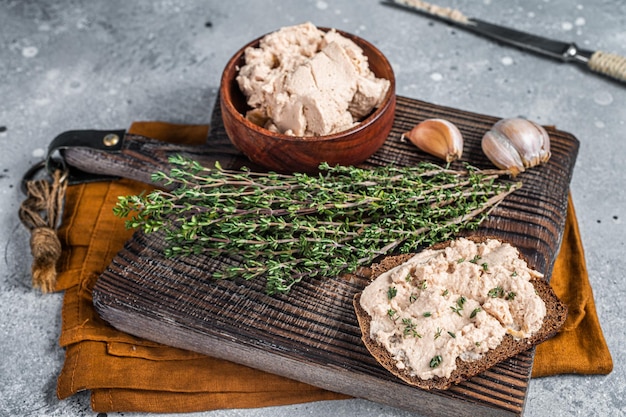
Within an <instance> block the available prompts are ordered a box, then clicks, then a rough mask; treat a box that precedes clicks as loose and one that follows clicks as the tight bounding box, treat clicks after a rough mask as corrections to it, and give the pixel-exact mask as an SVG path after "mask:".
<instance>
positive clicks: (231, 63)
mask: <svg viewBox="0 0 626 417" xmlns="http://www.w3.org/2000/svg"><path fill="white" fill-rule="evenodd" d="M316 27H317V28H318V29H319V30H322V31H324V32H328V31H331V30H334V31H336V32H337V33H339V34H340V35H342V36H345V37H347V38H348V39H350V40H352V41H353V42H355V43H357V45H358V46H359V47H360V48H363V45H365V46H366V47H368V48H369V49H371V50H372V51H373V52H374V53H376V54H377V55H378V56H379V57H380V58H381V59H382V65H384V66H385V67H387V68H388V69H389V75H390V77H389V78H386V77H383V78H385V79H387V80H389V83H390V85H389V89H388V90H387V93H386V94H385V97H384V98H383V101H382V104H381V105H380V106H378V107H377V108H376V109H375V110H374V111H373V112H372V113H371V114H370V115H369V116H367V117H366V118H365V119H364V120H362V121H361V122H359V123H357V124H356V125H355V126H353V127H351V128H349V129H346V130H343V131H341V132H337V133H333V134H332V135H323V136H293V135H286V134H284V133H280V132H274V131H271V130H269V129H265V128H264V127H261V126H259V125H257V124H255V123H252V122H251V121H249V120H248V119H246V118H245V116H244V115H243V114H241V113H240V112H239V111H238V110H237V109H236V108H235V106H234V105H233V103H232V100H226V97H225V95H224V93H225V91H227V90H228V88H227V82H228V80H227V76H228V75H229V74H228V73H227V70H228V69H229V68H232V69H233V72H234V75H235V76H234V77H233V79H232V81H233V82H236V75H237V73H238V69H237V68H236V67H237V62H238V61H239V60H240V58H241V57H242V55H243V54H244V53H245V50H246V49H247V48H249V47H252V46H255V45H257V44H258V43H259V42H260V41H261V39H263V38H264V37H265V36H267V35H269V34H271V33H274V32H276V31H278V30H280V29H276V30H274V31H271V32H267V33H265V34H263V35H261V36H259V37H257V38H256V39H253V40H251V41H250V42H248V43H247V44H245V45H244V46H242V47H241V48H240V49H239V50H237V52H235V53H234V54H233V55H232V57H231V58H230V59H229V60H228V62H227V63H226V65H225V66H224V70H223V71H222V76H221V79H220V89H219V91H220V98H221V99H220V103H221V105H225V106H226V107H228V110H229V113H230V114H231V115H233V116H234V117H235V118H236V119H237V121H238V122H240V123H243V124H244V125H245V126H246V127H248V128H249V129H252V130H255V131H257V132H258V133H260V134H263V135H264V136H267V137H269V138H272V139H275V140H283V141H293V142H302V141H306V142H330V141H336V140H342V139H345V137H346V136H351V135H353V134H355V133H357V132H359V131H361V130H363V129H366V128H367V127H369V126H370V125H372V124H373V123H374V122H376V120H378V118H379V117H380V115H381V114H383V113H384V112H385V111H386V110H387V108H388V107H389V106H391V105H392V104H393V101H394V100H393V98H394V96H395V94H396V91H395V87H396V80H395V73H394V71H393V67H392V66H391V63H390V62H389V60H388V59H387V57H386V56H385V54H383V53H382V52H381V51H380V50H379V49H378V48H377V47H376V46H374V45H373V44H372V43H371V42H369V41H368V40H366V39H364V38H362V37H360V36H357V35H354V34H352V33H349V32H345V31H343V30H341V29H336V28H328V27H319V26H316ZM368 60H369V57H368ZM377 76H378V75H377ZM227 96H230V95H227ZM222 111H224V110H222Z"/></svg>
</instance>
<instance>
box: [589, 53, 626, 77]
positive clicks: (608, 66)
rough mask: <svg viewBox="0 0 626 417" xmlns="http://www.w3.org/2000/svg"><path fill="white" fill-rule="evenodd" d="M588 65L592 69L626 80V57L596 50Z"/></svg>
mask: <svg viewBox="0 0 626 417" xmlns="http://www.w3.org/2000/svg"><path fill="white" fill-rule="evenodd" d="M587 65H588V66H589V68H590V69H591V70H592V71H595V72H598V73H600V74H604V75H608V76H609V77H611V78H615V79H616V80H619V81H623V82H626V57H623V56H621V55H617V54H611V53H608V52H603V51H596V52H594V53H593V55H591V58H590V59H589V62H588V63H587Z"/></svg>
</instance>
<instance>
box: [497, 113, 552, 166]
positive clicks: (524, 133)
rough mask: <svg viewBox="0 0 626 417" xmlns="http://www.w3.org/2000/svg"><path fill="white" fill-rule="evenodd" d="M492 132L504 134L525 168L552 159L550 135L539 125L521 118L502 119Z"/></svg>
mask: <svg viewBox="0 0 626 417" xmlns="http://www.w3.org/2000/svg"><path fill="white" fill-rule="evenodd" d="M492 130H495V131H498V132H500V133H502V134H503V135H504V136H506V137H507V138H508V139H509V140H510V141H511V144H512V145H513V146H514V147H515V149H516V150H517V152H518V153H519V156H520V158H521V160H522V163H523V164H524V167H525V168H529V167H533V166H536V165H539V164H540V163H541V162H545V161H547V159H548V158H549V157H550V149H549V146H550V145H549V144H550V139H549V136H548V133H547V132H546V130H545V129H544V128H543V127H541V126H539V125H538V124H537V123H534V122H531V121H529V120H526V119H521V118H512V119H502V120H500V121H498V122H497V123H496V124H495V125H494V126H493V128H492ZM546 146H547V148H548V149H547V152H546V150H545V148H546Z"/></svg>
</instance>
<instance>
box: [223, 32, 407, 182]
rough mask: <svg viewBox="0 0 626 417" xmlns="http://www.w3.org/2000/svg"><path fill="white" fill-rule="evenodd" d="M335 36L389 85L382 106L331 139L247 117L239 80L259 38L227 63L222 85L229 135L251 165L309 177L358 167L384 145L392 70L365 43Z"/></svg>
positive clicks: (389, 122)
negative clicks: (326, 168) (323, 167)
mask: <svg viewBox="0 0 626 417" xmlns="http://www.w3.org/2000/svg"><path fill="white" fill-rule="evenodd" d="M320 29H321V30H324V31H327V30H328V29H325V28H320ZM337 32H338V33H340V34H341V35H343V36H345V37H347V38H349V39H351V40H352V41H354V42H355V43H356V44H357V45H359V47H361V49H363V52H364V54H365V55H366V56H367V58H368V60H369V66H370V68H371V70H372V71H373V72H374V74H375V75H376V76H377V77H379V78H385V79H387V80H389V81H390V87H389V91H388V92H387V94H386V96H385V98H384V101H383V103H382V104H381V105H380V106H379V107H378V108H377V109H375V110H374V111H373V112H372V113H371V114H370V115H369V116H368V117H367V118H365V119H364V120H363V121H362V122H360V123H359V124H358V125H356V126H354V127H352V128H351V129H349V130H345V131H343V132H339V133H336V134H332V135H326V136H306V137H298V136H289V135H284V134H281V133H277V132H272V131H270V130H268V129H264V128H263V127H260V126H258V125H256V124H254V123H252V122H250V121H249V120H247V119H246V118H245V117H244V115H245V113H246V111H247V110H249V109H250V107H249V106H248V105H247V104H246V99H245V97H244V95H243V93H242V92H241V90H240V89H239V85H238V84H237V81H236V77H237V74H238V71H239V68H240V67H242V66H243V65H244V51H245V49H246V48H248V47H250V46H253V47H257V46H258V45H259V41H260V40H261V38H262V37H260V38H258V39H255V40H253V41H252V42H250V43H248V44H247V45H245V46H244V47H243V48H241V49H240V50H239V51H237V53H236V54H235V55H234V56H233V57H232V58H231V59H230V60H229V61H228V63H227V64H226V67H225V69H224V72H223V74H222V79H221V85H220V106H221V110H222V119H223V122H224V128H225V130H226V133H227V135H228V137H229V138H230V140H231V142H232V143H233V145H234V146H235V147H236V148H237V149H238V150H240V151H241V152H242V153H243V154H245V155H246V156H247V157H248V158H249V159H250V160H251V161H252V162H254V163H256V164H259V165H261V166H263V167H265V168H267V169H269V170H273V171H278V172H288V173H291V172H309V173H311V172H316V171H317V169H318V167H319V164H320V163H321V162H328V163H329V164H330V165H357V164H359V163H361V162H363V161H365V160H366V159H367V158H368V157H370V155H372V154H373V153H374V152H376V151H377V150H378V149H379V148H380V147H381V146H382V144H383V143H384V142H385V139H386V138H387V135H388V134H389V131H390V130H391V126H392V125H393V120H394V114H395V108H396V94H395V77H394V73H393V69H392V68H391V65H390V64H389V61H387V58H385V56H384V55H383V54H382V53H381V52H380V51H379V50H378V49H377V48H376V47H374V46H373V45H372V44H370V43H369V42H367V41H366V40H364V39H362V38H359V37H358V36H355V35H351V34H349V33H345V32H342V31H339V30H337Z"/></svg>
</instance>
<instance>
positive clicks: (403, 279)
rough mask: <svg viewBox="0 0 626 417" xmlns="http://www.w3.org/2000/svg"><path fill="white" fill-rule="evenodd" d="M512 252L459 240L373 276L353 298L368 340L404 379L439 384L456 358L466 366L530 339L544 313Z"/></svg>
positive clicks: (533, 274) (528, 272)
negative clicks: (508, 340)
mask: <svg viewBox="0 0 626 417" xmlns="http://www.w3.org/2000/svg"><path fill="white" fill-rule="evenodd" d="M541 276H542V275H541V274H540V273H539V272H537V271H534V270H532V269H530V268H529V267H528V266H527V264H526V262H525V261H524V260H523V259H521V258H520V257H519V252H518V251H517V249H516V248H514V247H513V246H511V245H509V244H507V243H502V242H500V241H498V240H495V239H490V240H486V241H485V242H483V243H475V242H473V241H471V240H469V239H465V238H460V239H457V240H455V241H453V242H452V243H451V245H450V246H448V247H446V248H444V249H441V250H433V249H428V250H425V251H423V252H421V253H419V254H417V255H415V256H413V257H412V258H411V259H409V260H408V261H407V262H406V263H404V264H402V265H399V266H397V267H395V268H393V269H391V270H389V271H387V272H385V273H383V274H381V275H380V276H378V277H377V278H376V279H375V280H374V281H372V282H371V283H370V284H369V285H368V286H367V287H366V288H365V289H364V290H363V293H362V295H361V306H362V307H363V309H364V310H365V311H366V312H367V313H368V314H369V315H370V316H371V323H370V338H371V339H372V340H374V341H376V342H378V343H380V344H381V345H382V346H383V347H384V348H385V349H386V350H387V351H388V352H389V353H390V354H391V356H392V357H393V359H394V360H395V361H396V366H397V367H398V368H399V369H405V370H406V371H408V372H409V374H411V375H412V376H417V377H419V378H422V379H430V378H432V377H434V376H439V377H444V378H447V377H449V376H450V374H451V372H452V371H453V370H454V369H456V358H457V357H458V358H461V359H462V360H464V361H474V360H478V359H480V358H481V357H482V355H483V354H484V353H485V352H487V351H488V350H489V349H493V348H495V347H497V346H498V345H499V344H500V342H501V341H502V339H503V338H504V336H505V335H506V334H510V335H511V336H513V337H515V338H517V339H521V338H527V337H529V336H531V335H532V334H533V333H534V332H537V331H538V330H539V329H540V328H541V326H542V323H543V319H544V316H545V315H546V306H545V303H544V302H543V300H542V299H541V298H540V297H539V296H538V295H537V294H536V292H535V289H534V287H533V285H532V283H531V282H530V280H531V278H538V277H541Z"/></svg>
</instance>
